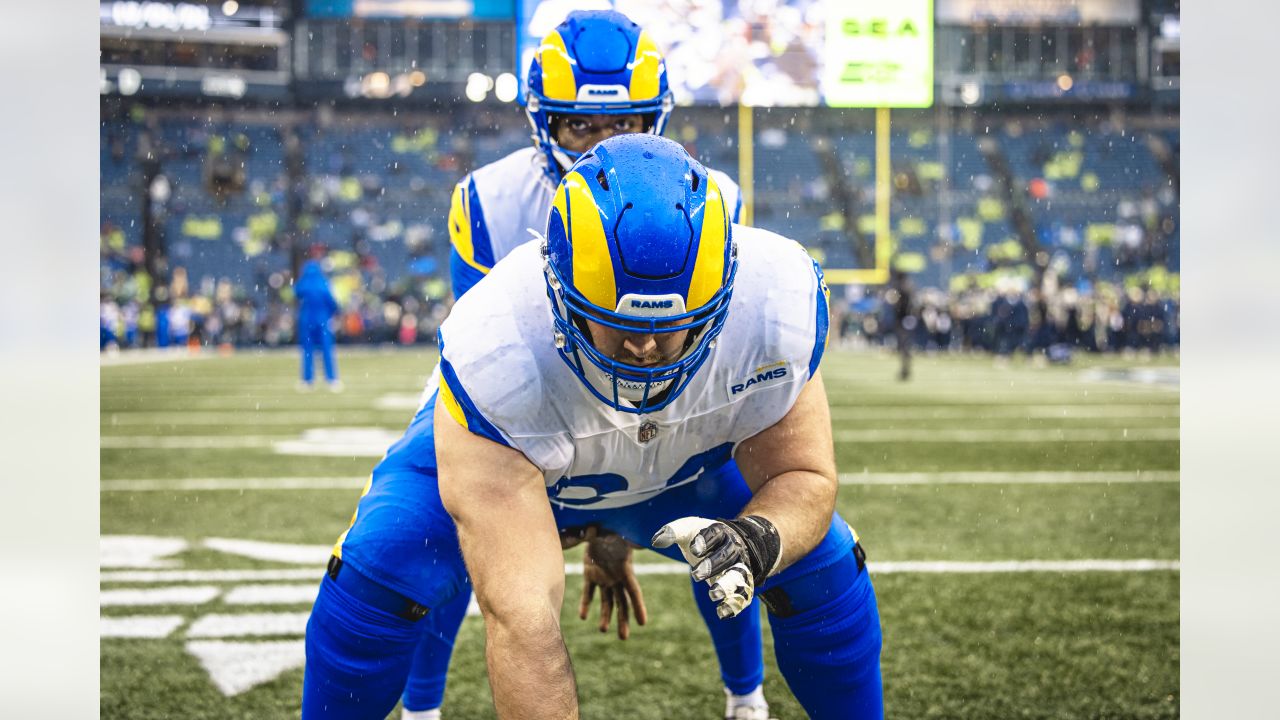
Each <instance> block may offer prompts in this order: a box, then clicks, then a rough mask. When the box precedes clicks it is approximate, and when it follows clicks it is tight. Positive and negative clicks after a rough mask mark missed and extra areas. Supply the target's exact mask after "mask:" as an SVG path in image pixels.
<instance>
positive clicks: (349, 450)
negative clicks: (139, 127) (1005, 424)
mask: <svg viewBox="0 0 1280 720" xmlns="http://www.w3.org/2000/svg"><path fill="white" fill-rule="evenodd" d="M325 430H328V431H332V432H334V433H340V432H343V431H348V430H352V428H313V429H311V430H308V431H306V432H305V433H304V437H303V438H302V439H299V438H298V437H297V436H294V435H273V436H266V435H104V436H102V437H101V438H99V443H100V444H101V446H102V447H103V448H106V449H111V450H121V449H131V450H179V449H186V450H195V449H199V450H241V449H245V448H267V447H274V448H275V450H276V451H277V452H281V453H284V454H288V455H338V456H344V457H345V456H353V457H366V456H367V457H381V455H382V454H383V453H385V452H386V449H387V447H388V446H389V445H390V444H391V443H392V442H395V440H396V439H398V438H399V434H398V432H397V431H395V430H390V429H384V428H359V430H361V431H364V432H365V435H366V437H359V438H357V437H354V436H353V437H351V438H348V439H344V440H334V441H328V440H325V439H324V438H321V437H318V436H317V437H310V436H311V435H318V434H319V433H321V432H322V431H325ZM834 436H835V440H836V442H843V443H873V442H926V443H927V442H962V443H1010V442H1015V443H1038V442H1136V441H1176V440H1178V438H1179V437H1180V433H1179V430H1178V428H1101V429H1099V428H1043V429H1030V430H1029V429H1018V428H1007V429H999V428H984V429H977V430H965V429H915V428H897V429H865V430H837V431H835V433H834ZM335 437H337V436H336V435H335Z"/></svg>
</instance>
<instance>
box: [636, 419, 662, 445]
mask: <svg viewBox="0 0 1280 720" xmlns="http://www.w3.org/2000/svg"><path fill="white" fill-rule="evenodd" d="M636 437H637V438H639V439H640V442H642V443H647V442H649V441H650V440H652V439H654V438H656V437H658V424H657V423H655V422H654V421H652V420H645V421H644V422H643V423H640V430H639V431H638V432H637V433H636Z"/></svg>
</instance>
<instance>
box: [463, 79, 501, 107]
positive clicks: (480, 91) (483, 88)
mask: <svg viewBox="0 0 1280 720" xmlns="http://www.w3.org/2000/svg"><path fill="white" fill-rule="evenodd" d="M493 85H494V82H493V78H491V77H489V76H488V75H485V74H484V73H478V72H474V73H471V75H470V76H468V77H467V89H466V91H465V92H466V95H467V99H468V100H470V101H471V102H477V103H478V102H483V101H484V98H485V96H486V95H488V94H489V90H490V89H491V88H492V87H493Z"/></svg>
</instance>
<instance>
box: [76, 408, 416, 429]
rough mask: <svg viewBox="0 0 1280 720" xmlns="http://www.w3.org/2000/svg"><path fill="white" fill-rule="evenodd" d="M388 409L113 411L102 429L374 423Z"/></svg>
mask: <svg viewBox="0 0 1280 720" xmlns="http://www.w3.org/2000/svg"><path fill="white" fill-rule="evenodd" d="M394 414H395V416H396V417H398V418H402V419H404V421H405V423H407V422H408V418H407V416H406V415H405V413H404V412H401V411H399V410H397V411H395V412H394ZM390 415H391V411H385V410H384V411H377V410H350V411H348V410H285V409H279V408H269V409H264V410H250V411H241V412H230V411H226V410H188V411H185V412H183V411H174V410H156V411H140V412H128V411H114V412H110V413H104V414H103V416H102V421H101V427H102V429H104V430H105V429H107V428H113V427H124V426H134V425H144V426H145V425H217V426H224V425H233V426H234V425H308V424H323V423H335V424H336V423H342V424H343V425H350V424H351V423H366V422H367V423H377V422H380V421H383V420H387V419H388V418H389V416H390Z"/></svg>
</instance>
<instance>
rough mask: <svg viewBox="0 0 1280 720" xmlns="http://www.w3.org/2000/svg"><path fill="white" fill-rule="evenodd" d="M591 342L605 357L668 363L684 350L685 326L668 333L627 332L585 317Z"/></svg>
mask: <svg viewBox="0 0 1280 720" xmlns="http://www.w3.org/2000/svg"><path fill="white" fill-rule="evenodd" d="M587 329H588V330H590V331H591V344H592V345H595V347H596V349H597V350H599V351H600V352H602V353H604V354H605V355H606V356H607V357H609V358H612V359H614V360H617V361H618V362H621V363H626V364H628V365H636V366H638V367H657V366H659V365H669V364H671V363H673V362H675V361H676V360H679V359H680V356H681V355H682V354H684V349H685V347H684V346H685V339H686V338H688V337H689V331H688V330H675V331H673V332H669V333H657V334H653V333H644V332H639V331H637V332H627V331H625V330H618V329H616V328H611V327H606V326H604V325H601V324H600V323H598V322H595V321H594V320H591V319H590V318H587Z"/></svg>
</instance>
